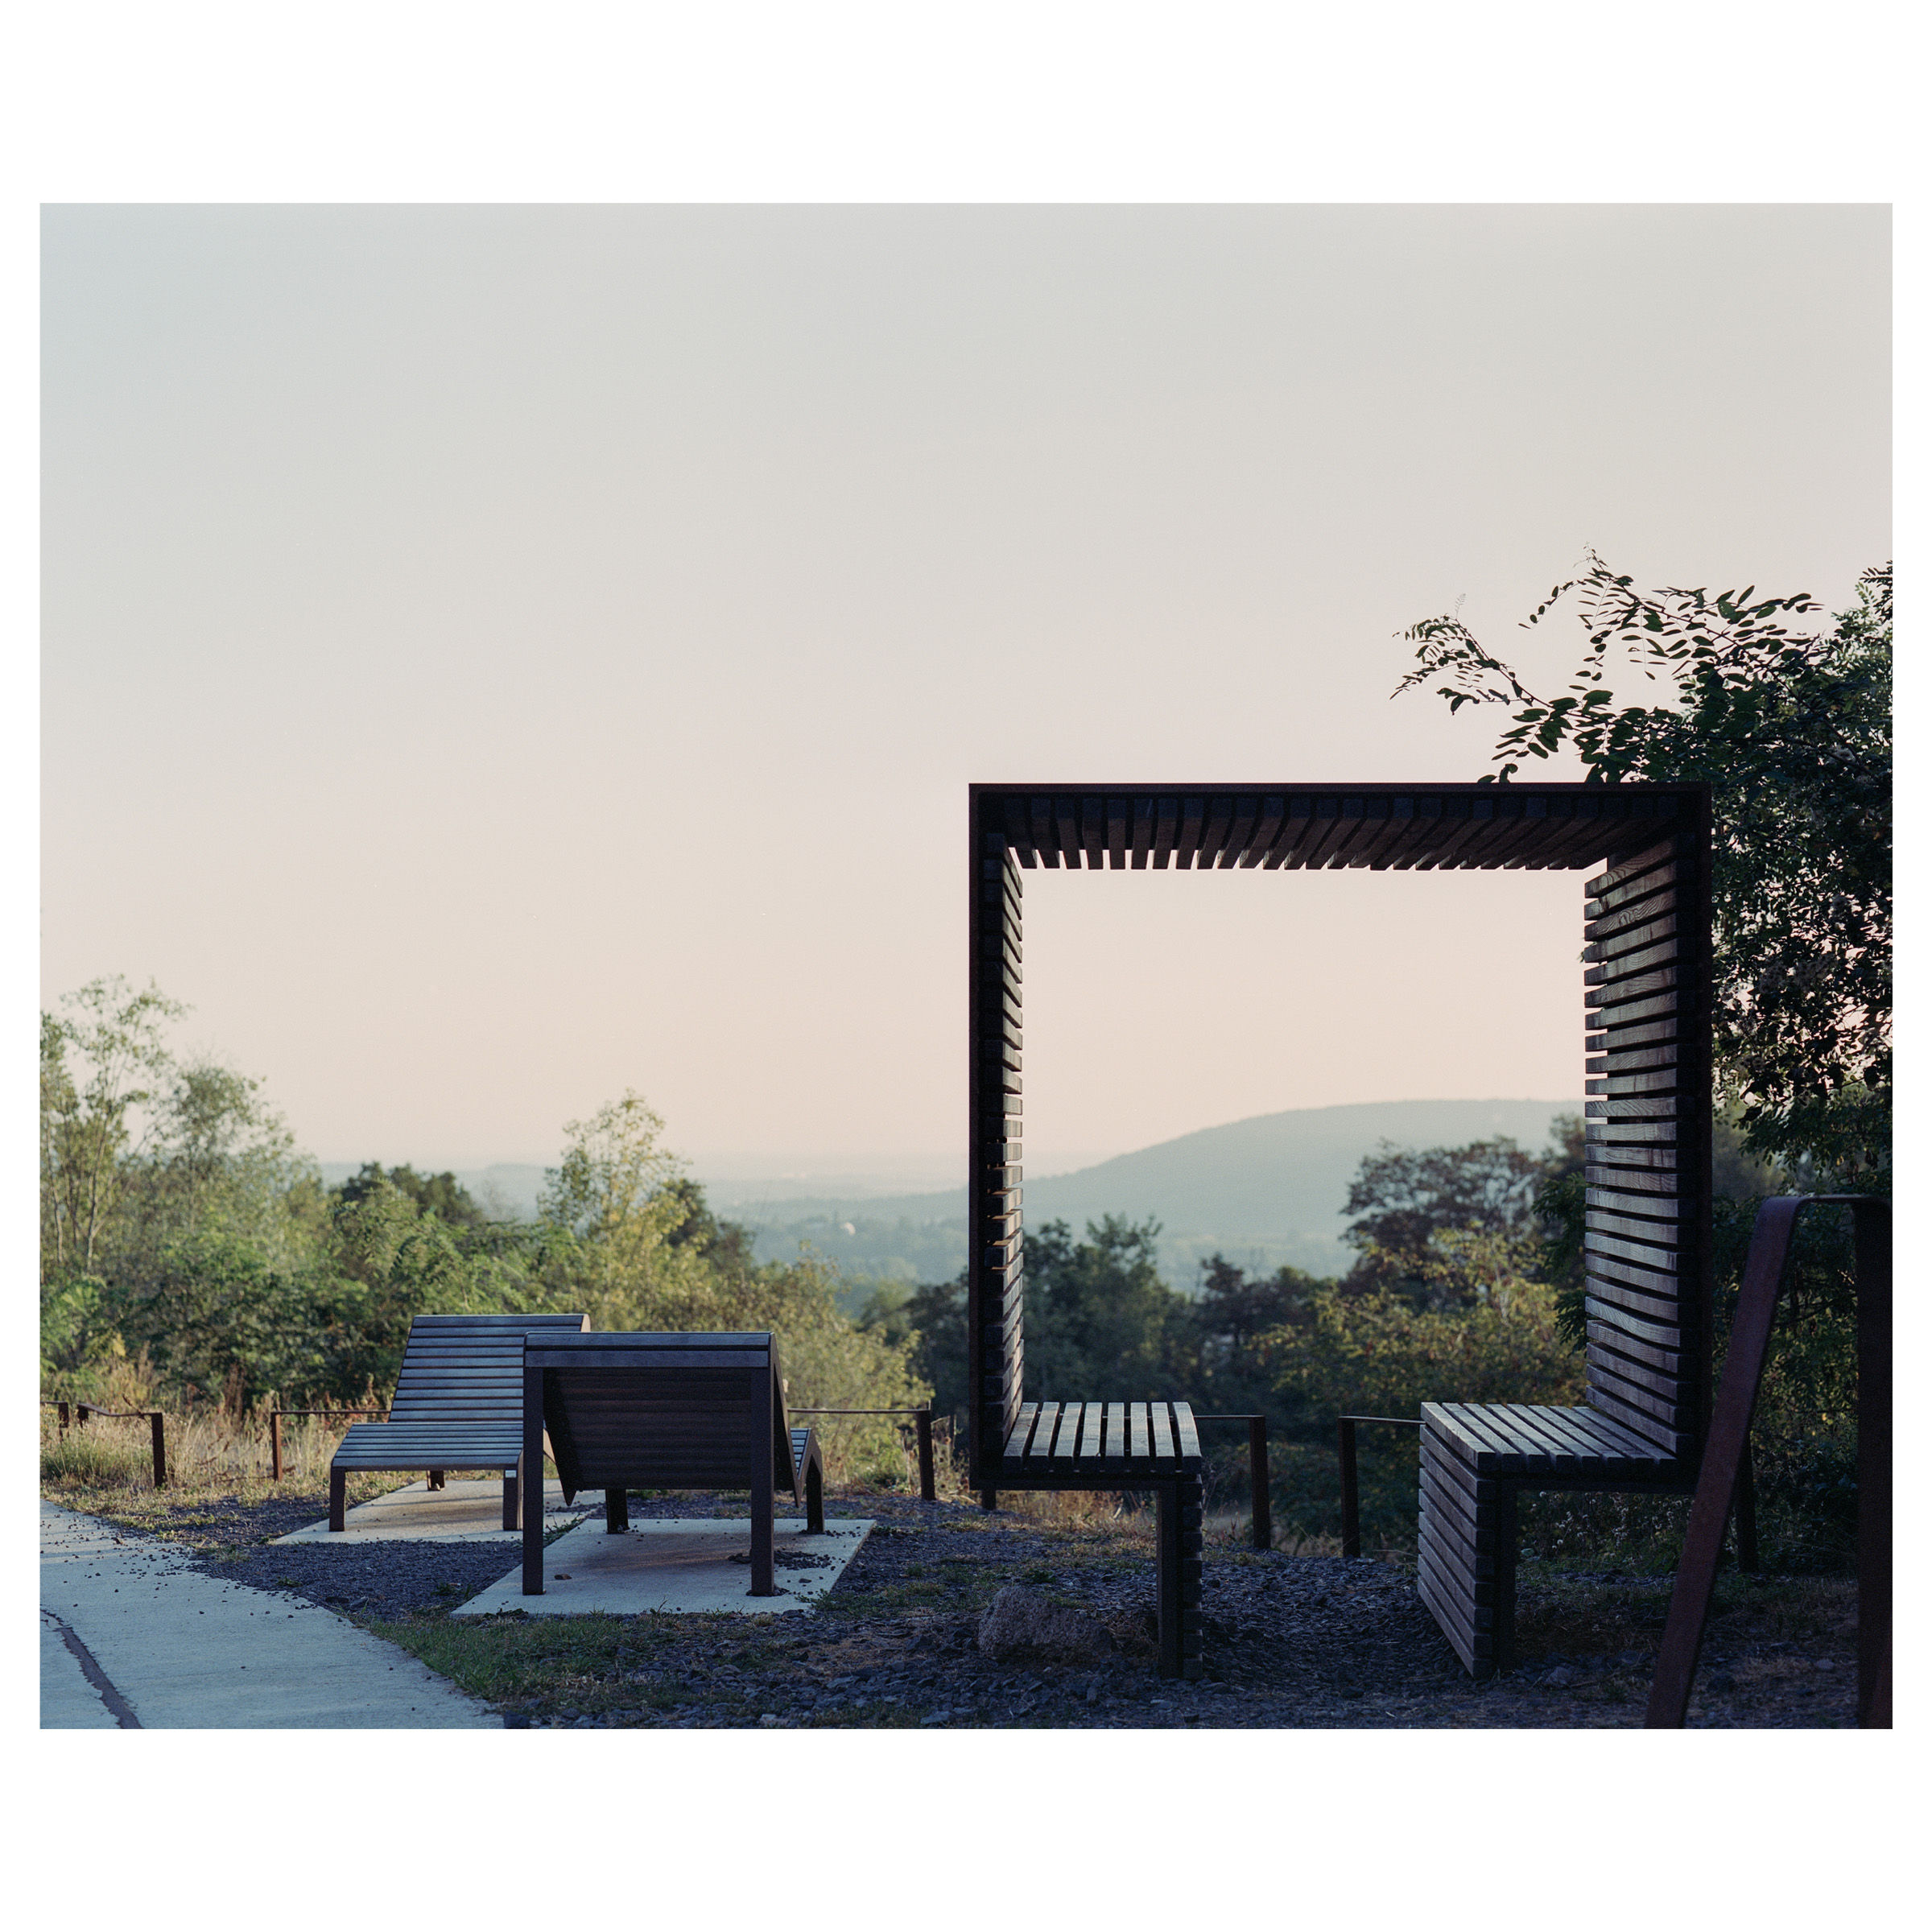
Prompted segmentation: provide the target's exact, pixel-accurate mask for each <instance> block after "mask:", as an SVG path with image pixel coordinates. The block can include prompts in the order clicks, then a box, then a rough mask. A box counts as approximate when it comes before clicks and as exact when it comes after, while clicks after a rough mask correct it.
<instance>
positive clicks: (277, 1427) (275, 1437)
mask: <svg viewBox="0 0 1932 1932" xmlns="http://www.w3.org/2000/svg"><path fill="white" fill-rule="evenodd" d="M387 1414H389V1411H388V1410H386V1409H271V1410H269V1412H268V1475H269V1480H270V1482H275V1483H279V1482H280V1481H281V1480H282V1418H283V1416H285V1415H387Z"/></svg>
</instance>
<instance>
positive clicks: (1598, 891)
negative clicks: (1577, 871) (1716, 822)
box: [1583, 834, 1677, 908]
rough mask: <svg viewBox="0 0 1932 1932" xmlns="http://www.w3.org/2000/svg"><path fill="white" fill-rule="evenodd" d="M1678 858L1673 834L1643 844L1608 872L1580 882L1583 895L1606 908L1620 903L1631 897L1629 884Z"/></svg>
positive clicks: (1675, 839)
mask: <svg viewBox="0 0 1932 1932" xmlns="http://www.w3.org/2000/svg"><path fill="white" fill-rule="evenodd" d="M1676 858H1677V838H1676V836H1675V835H1674V834H1673V835H1672V836H1669V837H1667V838H1665V839H1662V840H1659V841H1658V842H1657V843H1656V844H1653V845H1648V846H1646V847H1645V848H1644V849H1643V850H1642V851H1641V852H1633V853H1632V854H1631V856H1630V857H1629V858H1627V859H1624V860H1623V861H1620V863H1619V864H1617V865H1612V867H1611V868H1610V869H1608V871H1607V872H1603V873H1599V874H1598V875H1597V877H1595V878H1594V879H1588V880H1586V881H1584V884H1583V897H1584V898H1587V899H1594V900H1596V902H1597V903H1598V904H1599V905H1600V906H1604V907H1606V908H1610V907H1614V906H1618V905H1620V904H1621V903H1622V902H1623V900H1624V898H1628V897H1629V896H1630V893H1629V886H1630V882H1631V881H1633V880H1634V879H1639V878H1641V877H1642V876H1643V875H1644V874H1645V873H1647V872H1654V871H1656V870H1657V868H1658V867H1659V866H1662V865H1671V864H1673V863H1674V861H1675V860H1676Z"/></svg>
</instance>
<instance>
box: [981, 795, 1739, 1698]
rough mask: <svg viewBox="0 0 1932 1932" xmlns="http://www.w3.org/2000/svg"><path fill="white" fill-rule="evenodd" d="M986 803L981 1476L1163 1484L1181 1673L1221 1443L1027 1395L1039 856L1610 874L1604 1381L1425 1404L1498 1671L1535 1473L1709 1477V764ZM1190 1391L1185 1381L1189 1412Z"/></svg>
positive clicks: (1429, 1515)
mask: <svg viewBox="0 0 1932 1932" xmlns="http://www.w3.org/2000/svg"><path fill="white" fill-rule="evenodd" d="M968 827H969V838H970V840H971V857H970V881H971V893H972V916H971V920H970V939H969V943H970V946H971V972H970V990H969V994H968V999H969V1003H970V1004H969V1013H968V1055H969V1078H968V1089H969V1099H968V1106H969V1108H970V1114H971V1138H970V1147H971V1156H970V1158H971V1171H970V1177H969V1181H968V1213H969V1216H970V1220H969V1232H968V1241H969V1244H970V1249H969V1252H970V1271H969V1274H968V1293H967V1331H968V1345H969V1347H970V1348H971V1351H972V1354H971V1360H970V1363H969V1364H968V1378H969V1402H970V1409H971V1414H970V1424H969V1453H970V1459H971V1480H972V1483H973V1484H974V1485H975V1487H976V1488H979V1489H980V1491H981V1492H982V1493H983V1494H984V1493H985V1492H997V1490H998V1489H1001V1488H1149V1487H1151V1488H1157V1489H1158V1490H1159V1491H1160V1492H1161V1496H1162V1505H1163V1517H1164V1519H1165V1518H1166V1517H1167V1516H1168V1515H1170V1514H1171V1516H1172V1517H1173V1519H1174V1525H1175V1531H1174V1536H1175V1542H1176V1548H1175V1550H1174V1555H1173V1558H1172V1562H1173V1564H1174V1569H1175V1572H1176V1574H1175V1575H1174V1577H1173V1578H1172V1579H1170V1577H1169V1575H1168V1567H1169V1560H1170V1559H1169V1557H1168V1542H1169V1534H1168V1533H1167V1532H1166V1530H1165V1529H1164V1530H1163V1535H1162V1608H1163V1610H1165V1609H1166V1607H1167V1605H1168V1604H1169V1603H1170V1601H1173V1602H1174V1603H1175V1604H1177V1607H1178V1614H1177V1615H1176V1616H1175V1617H1174V1629H1172V1630H1171V1631H1170V1629H1168V1627H1167V1624H1166V1620H1165V1619H1164V1620H1163V1629H1162V1668H1163V1670H1170V1671H1173V1672H1177V1673H1179V1674H1184V1675H1192V1674H1196V1673H1198V1670H1199V1620H1200V1619H1199V1572H1200V1563H1199V1506H1200V1488H1199V1469H1200V1463H1199V1450H1198V1445H1196V1446H1195V1451H1194V1453H1193V1455H1192V1456H1191V1458H1190V1457H1189V1456H1188V1455H1187V1454H1186V1453H1185V1452H1184V1451H1183V1450H1182V1449H1181V1446H1180V1444H1179V1441H1178V1430H1179V1422H1180V1420H1181V1418H1183V1416H1185V1415H1186V1413H1187V1411H1186V1405H1185V1404H1182V1403H1176V1404H1174V1405H1173V1406H1172V1416H1173V1418H1174V1426H1176V1429H1177V1442H1176V1451H1177V1452H1176V1454H1175V1455H1174V1457H1173V1458H1172V1459H1170V1460H1168V1461H1163V1462H1161V1463H1154V1462H1153V1461H1151V1460H1148V1461H1141V1462H1139V1463H1135V1461H1134V1459H1133V1458H1132V1457H1131V1456H1129V1455H1124V1454H1117V1445H1118V1446H1119V1448H1120V1450H1122V1451H1125V1450H1129V1449H1131V1448H1132V1447H1133V1446H1134V1445H1133V1443H1132V1442H1130V1441H1129V1440H1127V1439H1124V1438H1122V1437H1120V1436H1117V1435H1115V1434H1113V1432H1112V1431H1110V1430H1108V1427H1107V1422H1108V1417H1109V1415H1110V1413H1111V1411H1112V1409H1113V1407H1114V1406H1113V1405H1107V1404H1078V1403H1075V1404H1068V1405H1047V1406H1046V1407H1048V1408H1051V1409H1052V1410H1054V1412H1055V1413H1054V1416H1053V1418H1052V1419H1051V1425H1050V1426H1049V1427H1048V1432H1047V1433H1048V1438H1049V1441H1048V1447H1047V1452H1045V1453H1042V1452H1041V1451H1040V1449H1039V1442H1038V1438H1039V1432H1040V1428H1041V1419H1042V1406H1040V1405H1034V1404H1029V1403H1028V1402H1026V1400H1025V1387H1024V1383H1025V1360H1026V1339H1025V1310H1026V1261H1025V1249H1026V1236H1025V1219H1024V1214H1023V1212H1022V1199H1023V1195H1022V1120H1023V1113H1024V1108H1023V1100H1022V1091H1023V1090H1022V1047H1023V1044H1024V1032H1023V1026H1024V1002H1023V997H1022V989H1023V985H1024V971H1023V952H1022V936H1023V935H1022V905H1023V902H1024V893H1025V888H1024V885H1023V881H1022V875H1023V873H1026V872H1029V871H1035V870H1039V869H1046V870H1049V871H1051V870H1054V869H1057V868H1059V867H1060V866H1062V865H1065V866H1067V867H1068V868H1070V869H1071V868H1077V867H1080V866H1081V865H1085V866H1086V868H1087V869H1088V870H1090V871H1097V870H1100V869H1103V868H1104V869H1108V870H1110V871H1136V872H1138V871H1145V870H1149V869H1151V870H1154V871H1157V872H1158V871H1164V870H1166V869H1167V868H1168V867H1169V866H1170V865H1171V866H1173V867H1174V868H1176V869H1183V870H1184V869H1187V867H1189V866H1192V867H1194V868H1195V869H1197V870H1202V869H1207V868H1208V867H1212V868H1214V869H1216V870H1218V871H1237V870H1238V871H1250V872H1252V871H1260V872H1276V871H1284V872H1298V871H1308V870H1315V869H1322V870H1342V869H1364V870H1371V871H1377V872H1380V871H1398V872H1399V871H1411V870H1413V871H1418V872H1426V871H1485V872H1488V871H1587V872H1590V873H1593V874H1594V875H1596V876H1593V877H1591V878H1590V879H1589V880H1588V881H1587V882H1586V884H1585V886H1584V903H1583V960H1584V968H1585V969H1584V972H1583V980H1584V985H1583V995H1584V997H1583V1006H1584V1009H1585V1011H1584V1035H1585V1038H1584V1042H1583V1044H1584V1055H1585V1067H1584V1071H1585V1088H1586V1092H1587V1096H1589V1097H1588V1098H1587V1100H1586V1113H1587V1129H1586V1133H1587V1143H1588V1145H1587V1174H1586V1202H1587V1205H1586V1210H1585V1216H1584V1220H1585V1235H1584V1246H1585V1251H1586V1254H1585V1271H1586V1275H1587V1312H1588V1329H1589V1344H1588V1349H1587V1393H1586V1397H1585V1402H1584V1406H1583V1407H1581V1408H1579V1409H1575V1410H1548V1409H1530V1408H1515V1407H1512V1406H1473V1407H1472V1406H1468V1405H1456V1404H1454V1403H1442V1404H1437V1403H1430V1404H1427V1405H1425V1407H1424V1413H1423V1417H1422V1424H1423V1426H1422V1493H1421V1497H1420V1505H1421V1519H1420V1525H1421V1537H1420V1546H1421V1564H1420V1575H1419V1578H1418V1586H1419V1587H1420V1589H1421V1591H1422V1596H1423V1598H1424V1600H1425V1601H1426V1602H1427V1603H1428V1604H1429V1607H1430V1610H1431V1612H1433V1613H1434V1615H1435V1618H1436V1620H1437V1622H1438V1623H1439V1624H1440V1625H1441V1626H1442V1629H1443V1632H1444V1634H1445V1635H1446V1636H1447V1637H1448V1638H1449V1641H1450V1642H1451V1644H1452V1645H1454V1646H1455V1649H1456V1652H1457V1654H1458V1655H1459V1657H1461V1658H1462V1660H1463V1663H1464V1664H1465V1665H1466V1666H1468V1668H1469V1669H1470V1670H1472V1671H1474V1672H1475V1673H1476V1674H1478V1675H1486V1674H1488V1672H1489V1671H1490V1670H1493V1669H1494V1668H1495V1667H1496V1665H1497V1663H1498V1662H1500V1661H1503V1660H1505V1659H1506V1658H1507V1657H1508V1654H1509V1640H1510V1634H1511V1624H1512V1620H1513V1595H1514V1577H1513V1572H1514V1563H1515V1532H1514V1512H1515V1498H1516V1496H1517V1492H1518V1491H1519V1490H1520V1489H1521V1488H1589V1489H1615V1490H1624V1489H1662V1490H1670V1491H1686V1490H1688V1489H1689V1488H1691V1486H1692V1485H1693V1484H1694V1483H1695V1480H1696V1474H1697V1463H1698V1457H1699V1451H1700V1449H1701V1447H1702V1443H1703V1435H1704V1430H1705V1427H1706V1425H1707V1417H1708V1411H1709V1406H1710V1404H1709V1390H1710V1347H1711V1337H1710V1321H1709V1310H1710V1288H1711V1200H1710V1172H1711V1158H1710V1156H1711V1147H1710V1133H1711V1027H1710V1019H1711V799H1710V789H1709V787H1708V786H1703V785H1696V784H1685V785H1649V784H1641V785H1614V786H1605V785H1585V784H1509V785H1496V784H1460V785H1400V784H1377V785H1323V786H1292V785H1224V786H1198V785H1150V786H1133V785H1109V786H1093V785H1085V786H1038V785H1024V786H1022V785H976V786H972V787H971V789H970V791H969V794H968ZM1445 1393H1446V1394H1447V1393H1448V1392H1447V1391H1445ZM1121 1407H1122V1410H1123V1414H1124V1406H1121ZM1155 1407H1156V1408H1157V1409H1158V1407H1160V1405H1155ZM1068 1410H1071V1411H1075V1412H1077V1417H1076V1419H1075V1421H1074V1422H1073V1424H1072V1427H1071V1432H1070V1431H1069V1429H1068V1426H1067V1414H1066V1412H1067V1411H1068ZM1090 1416H1092V1417H1095V1418H1096V1420H1095V1422H1094V1424H1093V1433H1092V1435H1089V1434H1088V1426H1089V1424H1088V1418H1089V1417H1090ZM1187 1426H1188V1429H1189V1431H1190V1433H1191V1417H1190V1418H1187ZM1090 1441H1091V1442H1092V1443H1093V1445H1094V1448H1093V1452H1092V1453H1091V1454H1083V1453H1082V1452H1083V1451H1086V1449H1087V1447H1088V1443H1089V1442H1090ZM1190 1518H1191V1523H1190V1521H1189V1519H1190Z"/></svg>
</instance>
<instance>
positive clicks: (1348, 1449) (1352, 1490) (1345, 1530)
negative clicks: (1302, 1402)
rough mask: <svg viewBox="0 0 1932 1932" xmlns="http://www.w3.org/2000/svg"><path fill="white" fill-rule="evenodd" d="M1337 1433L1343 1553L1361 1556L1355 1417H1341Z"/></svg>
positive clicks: (1337, 1423)
mask: <svg viewBox="0 0 1932 1932" xmlns="http://www.w3.org/2000/svg"><path fill="white" fill-rule="evenodd" d="M1335 1440H1336V1443H1337V1444H1338V1445H1339V1447H1340V1450H1341V1452H1342V1554H1343V1555H1344V1556H1360V1554H1361V1553H1362V1523H1361V1512H1360V1509H1359V1507H1358V1505H1357V1502H1356V1486H1355V1418H1354V1417H1353V1416H1352V1415H1344V1416H1342V1417H1340V1418H1338V1419H1337V1420H1336V1422H1335Z"/></svg>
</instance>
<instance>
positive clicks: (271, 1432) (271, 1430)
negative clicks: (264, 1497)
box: [268, 1409, 282, 1483]
mask: <svg viewBox="0 0 1932 1932" xmlns="http://www.w3.org/2000/svg"><path fill="white" fill-rule="evenodd" d="M268 1475H269V1480H270V1482H276V1483H279V1482H280V1481H281V1480H282V1411H281V1410H279V1409H271V1410H269V1412H268Z"/></svg>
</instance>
